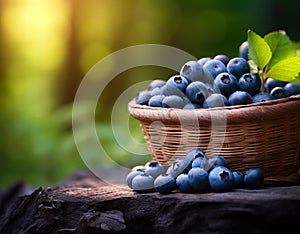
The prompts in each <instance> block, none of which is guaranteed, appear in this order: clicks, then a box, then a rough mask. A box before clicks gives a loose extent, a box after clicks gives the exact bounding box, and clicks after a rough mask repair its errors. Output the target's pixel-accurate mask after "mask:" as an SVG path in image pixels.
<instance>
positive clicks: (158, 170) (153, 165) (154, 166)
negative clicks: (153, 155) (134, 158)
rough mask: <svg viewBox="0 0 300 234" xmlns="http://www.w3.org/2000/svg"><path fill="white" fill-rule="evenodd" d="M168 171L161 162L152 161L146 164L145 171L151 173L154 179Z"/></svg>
mask: <svg viewBox="0 0 300 234" xmlns="http://www.w3.org/2000/svg"><path fill="white" fill-rule="evenodd" d="M165 172H166V168H165V167H164V166H163V165H161V164H160V163H159V162H156V161H151V162H149V163H148V164H146V168H145V173H146V174H148V175H151V176H152V177H153V179H155V178H156V177H158V176H159V175H161V174H163V173H165Z"/></svg>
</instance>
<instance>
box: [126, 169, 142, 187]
mask: <svg viewBox="0 0 300 234" xmlns="http://www.w3.org/2000/svg"><path fill="white" fill-rule="evenodd" d="M141 174H144V171H142V170H140V169H137V170H132V171H131V172H129V173H128V175H127V176H126V183H127V185H128V187H129V188H132V180H133V178H134V177H136V176H137V175H141Z"/></svg>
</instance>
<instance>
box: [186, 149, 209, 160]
mask: <svg viewBox="0 0 300 234" xmlns="http://www.w3.org/2000/svg"><path fill="white" fill-rule="evenodd" d="M199 157H201V158H204V157H205V153H204V152H203V150H201V149H199V148H193V149H190V150H189V151H188V152H187V154H186V158H187V159H188V160H191V161H193V160H194V159H196V158H199Z"/></svg>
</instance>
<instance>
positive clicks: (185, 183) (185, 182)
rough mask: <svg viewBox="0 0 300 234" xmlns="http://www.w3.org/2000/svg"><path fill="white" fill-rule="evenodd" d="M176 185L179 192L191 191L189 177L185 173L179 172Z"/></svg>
mask: <svg viewBox="0 0 300 234" xmlns="http://www.w3.org/2000/svg"><path fill="white" fill-rule="evenodd" d="M176 186H177V188H178V189H179V191H180V192H183V193H190V192H192V191H193V188H192V186H191V184H190V182H189V177H188V174H187V173H183V174H180V175H179V176H178V177H177V178H176Z"/></svg>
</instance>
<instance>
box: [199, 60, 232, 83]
mask: <svg viewBox="0 0 300 234" xmlns="http://www.w3.org/2000/svg"><path fill="white" fill-rule="evenodd" d="M203 69H204V70H206V71H208V72H209V73H210V74H211V76H212V77H213V78H215V77H216V76H217V75H218V74H220V73H222V72H227V69H226V66H225V64H224V63H223V62H221V61H220V60H217V59H211V60H209V61H207V62H206V63H205V64H204V65H203Z"/></svg>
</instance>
